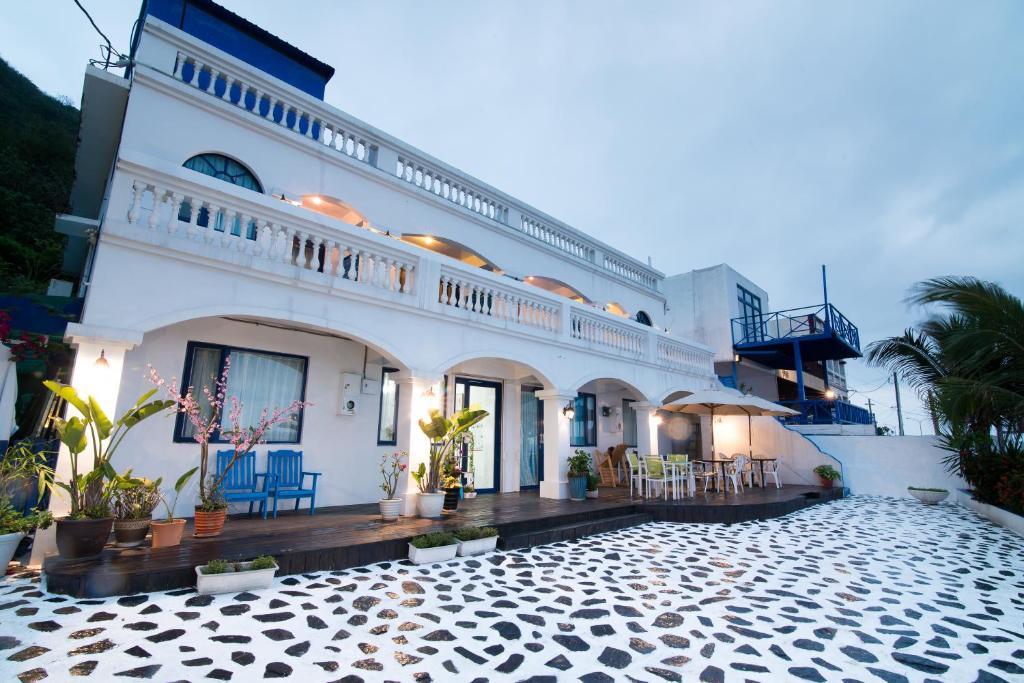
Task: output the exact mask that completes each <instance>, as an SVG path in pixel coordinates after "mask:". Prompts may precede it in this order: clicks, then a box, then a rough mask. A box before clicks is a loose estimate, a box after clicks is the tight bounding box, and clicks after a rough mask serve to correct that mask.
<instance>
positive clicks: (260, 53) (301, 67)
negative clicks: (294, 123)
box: [144, 0, 334, 99]
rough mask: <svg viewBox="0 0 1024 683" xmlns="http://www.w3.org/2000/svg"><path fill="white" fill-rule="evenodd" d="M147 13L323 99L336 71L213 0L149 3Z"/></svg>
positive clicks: (149, 1) (153, 0)
mask: <svg viewBox="0 0 1024 683" xmlns="http://www.w3.org/2000/svg"><path fill="white" fill-rule="evenodd" d="M144 12H145V13H146V14H150V15H152V16H154V17H156V18H157V19H160V20H162V21H166V22H167V23H168V24H171V25H172V26H175V27H177V28H180V29H181V30H183V31H185V32H186V33H188V34H190V35H193V36H195V37H196V38H198V39H200V40H202V41H204V42H206V43H209V44H210V45H213V46H214V47H216V48H219V49H221V50H223V51H224V52H227V53H228V54H229V55H231V56H233V57H236V58H238V59H241V60H242V61H244V62H246V63H247V64H251V65H252V66H254V67H256V68H257V69H259V70H261V71H264V72H266V73H267V74H270V75H271V76H274V77H275V78H279V79H281V80H282V81H284V82H286V83H288V84H289V85H292V86H294V87H295V88H298V89H299V90H302V91H303V92H306V93H309V94H310V95H313V96H314V97H318V98H320V99H323V98H324V88H326V86H327V82H328V81H329V80H331V77H332V76H333V75H334V68H333V67H331V66H328V65H327V64H324V63H323V62H321V61H319V60H317V59H315V58H313V57H311V56H310V55H307V54H306V53H305V52H302V51H301V50H299V49H298V48H296V47H295V46H293V45H291V44H289V43H286V42H285V41H283V40H281V39H280V38H278V37H277V36H274V35H272V34H271V33H269V32H267V31H266V30H264V29H262V28H260V27H259V26H256V25H255V24H253V23H251V22H249V21H247V20H245V19H243V18H242V17H240V16H238V15H237V14H234V13H232V12H230V11H229V10H227V9H225V8H223V7H221V6H220V5H217V4H215V3H213V2H210V0H147V2H146V4H145V9H144Z"/></svg>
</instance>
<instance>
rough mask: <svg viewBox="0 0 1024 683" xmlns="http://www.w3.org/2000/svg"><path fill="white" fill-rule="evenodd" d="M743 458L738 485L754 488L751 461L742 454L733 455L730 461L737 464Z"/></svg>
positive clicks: (752, 464)
mask: <svg viewBox="0 0 1024 683" xmlns="http://www.w3.org/2000/svg"><path fill="white" fill-rule="evenodd" d="M740 458H743V462H744V463H745V464H744V465H743V468H742V469H741V470H740V483H744V482H745V485H746V486H749V487H750V488H754V463H753V461H751V459H750V458H749V457H748V456H747V455H745V454H743V453H733V454H732V461H733V462H739V459H740Z"/></svg>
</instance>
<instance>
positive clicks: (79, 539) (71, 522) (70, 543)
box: [57, 517, 114, 560]
mask: <svg viewBox="0 0 1024 683" xmlns="http://www.w3.org/2000/svg"><path fill="white" fill-rule="evenodd" d="M112 526H114V518H113V517H104V518H102V519H58V520H57V552H58V553H60V556H61V559H64V560H77V559H81V558H83V557H93V556H95V555H99V554H100V553H101V552H103V546H105V545H106V544H107V539H108V538H110V528H111V527H112Z"/></svg>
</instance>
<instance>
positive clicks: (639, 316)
mask: <svg viewBox="0 0 1024 683" xmlns="http://www.w3.org/2000/svg"><path fill="white" fill-rule="evenodd" d="M635 320H636V321H637V322H638V323H640V324H641V325H647V327H651V325H652V324H653V323H651V316H649V315H647V312H646V311H637V312H636V318H635Z"/></svg>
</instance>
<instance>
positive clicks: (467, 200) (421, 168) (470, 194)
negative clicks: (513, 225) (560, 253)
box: [395, 155, 508, 223]
mask: <svg viewBox="0 0 1024 683" xmlns="http://www.w3.org/2000/svg"><path fill="white" fill-rule="evenodd" d="M395 176H396V177H397V178H399V179H400V180H404V181H405V182H407V183H410V184H412V185H415V186H416V187H419V188H421V189H423V190H426V191H427V192H429V193H431V194H433V195H435V196H437V197H440V198H441V199H446V200H448V201H449V202H451V203H453V204H457V205H459V206H462V207H465V208H467V209H469V210H470V211H472V212H474V213H478V214H480V215H481V216H484V217H486V218H492V219H494V220H496V221H498V222H499V223H508V208H507V207H505V206H504V205H503V204H502V203H501V202H499V201H497V200H496V199H494V198H493V197H490V196H489V195H488V194H486V193H485V192H483V191H482V190H479V189H477V188H474V187H473V185H472V184H471V183H469V182H467V181H466V180H465V179H455V178H452V177H451V176H449V175H448V174H446V173H444V172H442V171H440V170H438V169H436V168H433V167H431V166H430V165H429V164H427V163H424V162H419V161H413V160H412V159H410V158H408V157H406V156H401V155H400V156H399V157H398V163H397V164H396V166H395Z"/></svg>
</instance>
